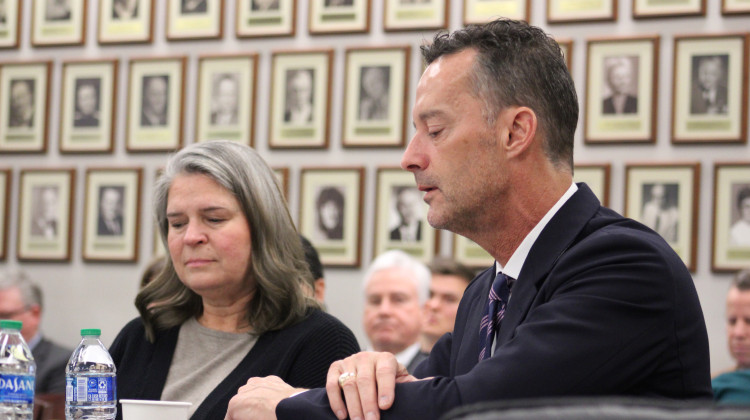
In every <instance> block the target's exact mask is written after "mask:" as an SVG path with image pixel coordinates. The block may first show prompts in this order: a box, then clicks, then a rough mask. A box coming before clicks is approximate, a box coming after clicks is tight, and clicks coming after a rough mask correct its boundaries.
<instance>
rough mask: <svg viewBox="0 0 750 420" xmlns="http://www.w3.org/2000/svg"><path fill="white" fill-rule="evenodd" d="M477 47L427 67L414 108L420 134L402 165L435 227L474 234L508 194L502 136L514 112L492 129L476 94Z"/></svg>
mask: <svg viewBox="0 0 750 420" xmlns="http://www.w3.org/2000/svg"><path fill="white" fill-rule="evenodd" d="M475 55H476V53H475V52H474V51H473V50H464V51H462V52H459V53H456V54H452V55H447V56H443V57H441V58H439V59H438V60H436V61H435V62H433V63H432V64H430V66H429V67H428V68H427V70H425V72H424V74H423V75H422V78H421V79H420V81H419V85H418V86H417V99H416V102H415V105H414V109H413V111H412V117H413V119H414V125H415V127H416V132H415V134H414V136H413V137H412V139H411V142H410V143H409V145H408V147H407V148H406V151H405V152H404V156H403V158H402V160H401V167H402V168H404V169H406V170H408V171H411V172H412V173H413V174H414V178H415V180H416V183H417V187H418V188H419V190H421V191H424V192H425V195H424V201H425V202H427V204H429V206H430V209H429V212H428V214H427V220H428V221H429V223H430V225H432V227H434V228H437V229H447V230H450V231H452V232H455V233H459V234H462V235H465V236H468V234H470V233H471V232H479V231H481V230H483V229H484V228H486V226H488V225H491V224H492V223H493V220H496V217H497V216H498V213H499V212H501V211H502V208H499V207H501V206H494V207H493V206H490V205H488V203H502V202H503V200H504V196H505V195H507V191H506V190H507V189H508V187H507V178H508V169H507V167H506V164H505V160H506V158H505V152H504V151H503V149H502V142H501V141H500V139H501V138H502V137H505V138H507V137H508V135H509V130H508V129H507V127H508V124H509V122H512V121H505V120H507V119H509V117H508V115H511V114H510V111H509V110H503V111H501V112H500V113H499V114H498V116H497V120H496V122H495V123H494V125H493V126H492V127H490V126H489V125H488V124H487V121H486V120H485V118H484V116H483V111H484V105H483V102H482V101H481V100H480V99H478V98H477V97H476V96H475V95H474V94H473V89H472V87H471V83H470V82H469V79H468V76H469V69H471V67H472V66H473V63H474V56H475Z"/></svg>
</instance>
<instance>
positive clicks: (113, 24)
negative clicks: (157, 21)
mask: <svg viewBox="0 0 750 420" xmlns="http://www.w3.org/2000/svg"><path fill="white" fill-rule="evenodd" d="M155 3H156V2H155V1H154V0H100V3H99V32H98V34H97V40H98V41H99V44H103V45H104V44H138V43H151V42H152V41H153V33H154V14H155Z"/></svg>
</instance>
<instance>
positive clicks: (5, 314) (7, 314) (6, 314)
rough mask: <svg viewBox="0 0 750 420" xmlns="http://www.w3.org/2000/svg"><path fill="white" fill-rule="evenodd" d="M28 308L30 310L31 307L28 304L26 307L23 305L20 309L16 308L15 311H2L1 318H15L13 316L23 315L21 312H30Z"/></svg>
mask: <svg viewBox="0 0 750 420" xmlns="http://www.w3.org/2000/svg"><path fill="white" fill-rule="evenodd" d="M28 310H29V307H28V306H24V307H22V308H20V309H16V310H15V311H11V312H0V319H13V318H15V317H17V316H18V315H21V314H23V313H25V312H28Z"/></svg>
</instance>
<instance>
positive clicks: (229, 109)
mask: <svg viewBox="0 0 750 420" xmlns="http://www.w3.org/2000/svg"><path fill="white" fill-rule="evenodd" d="M237 93H238V92H237V84H236V83H235V82H234V81H233V80H232V79H221V81H220V82H219V85H218V86H217V87H216V104H217V105H218V106H219V108H220V109H221V111H222V112H224V113H233V112H235V110H236V109H237Z"/></svg>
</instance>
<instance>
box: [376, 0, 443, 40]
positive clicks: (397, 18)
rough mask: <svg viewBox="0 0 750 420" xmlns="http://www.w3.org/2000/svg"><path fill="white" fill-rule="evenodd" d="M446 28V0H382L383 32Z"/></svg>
mask: <svg viewBox="0 0 750 420" xmlns="http://www.w3.org/2000/svg"><path fill="white" fill-rule="evenodd" d="M407 3H408V4H407ZM447 28H448V0H418V1H417V0H414V1H411V2H407V1H404V0H383V30H384V31H386V32H395V31H421V30H436V29H447Z"/></svg>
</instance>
